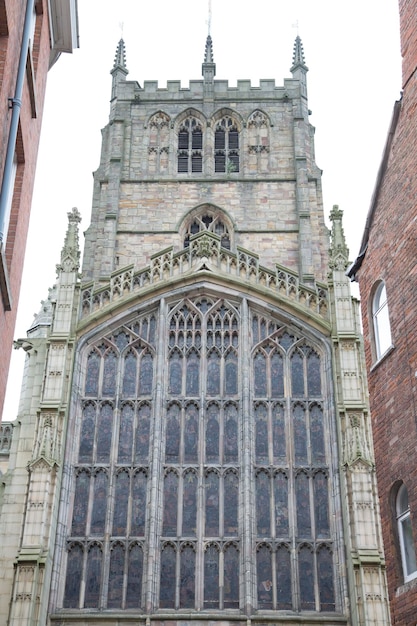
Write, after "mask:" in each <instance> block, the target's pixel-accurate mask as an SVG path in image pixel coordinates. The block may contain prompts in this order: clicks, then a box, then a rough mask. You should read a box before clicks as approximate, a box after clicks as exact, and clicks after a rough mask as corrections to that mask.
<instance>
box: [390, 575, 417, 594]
mask: <svg viewBox="0 0 417 626" xmlns="http://www.w3.org/2000/svg"><path fill="white" fill-rule="evenodd" d="M416 587H417V572H414V578H412V579H411V580H407V582H405V583H404V584H403V585H401V586H400V587H397V590H396V592H395V597H396V598H398V597H399V596H401V595H402V594H403V593H407V591H411V590H412V589H415V588H416Z"/></svg>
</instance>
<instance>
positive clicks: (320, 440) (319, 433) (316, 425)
mask: <svg viewBox="0 0 417 626" xmlns="http://www.w3.org/2000/svg"><path fill="white" fill-rule="evenodd" d="M310 424H311V425H310V439H311V457H312V461H313V463H316V464H318V465H321V464H323V463H324V461H325V458H326V455H325V451H324V431H323V411H322V410H321V408H320V407H319V406H317V405H314V406H312V407H311V409H310Z"/></svg>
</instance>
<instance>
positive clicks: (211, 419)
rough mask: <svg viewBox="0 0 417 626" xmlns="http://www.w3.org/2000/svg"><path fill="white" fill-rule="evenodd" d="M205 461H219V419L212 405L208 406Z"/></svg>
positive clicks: (215, 408) (216, 410) (215, 407)
mask: <svg viewBox="0 0 417 626" xmlns="http://www.w3.org/2000/svg"><path fill="white" fill-rule="evenodd" d="M206 462H207V463H218V462H219V421H218V408H217V406H215V405H212V406H210V407H209V408H208V420H207V426H206Z"/></svg>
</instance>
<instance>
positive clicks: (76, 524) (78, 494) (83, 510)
mask: <svg viewBox="0 0 417 626" xmlns="http://www.w3.org/2000/svg"><path fill="white" fill-rule="evenodd" d="M89 492H90V475H89V474H88V473H87V472H82V471H81V472H80V473H79V474H78V475H77V477H76V482H75V499H74V510H73V513H72V531H71V534H72V535H73V536H74V537H81V536H85V534H86V529H85V525H86V521H87V507H88V500H89Z"/></svg>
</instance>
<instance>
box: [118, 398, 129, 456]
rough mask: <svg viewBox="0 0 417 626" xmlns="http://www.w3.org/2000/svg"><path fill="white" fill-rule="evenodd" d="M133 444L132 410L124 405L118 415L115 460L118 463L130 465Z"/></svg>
mask: <svg viewBox="0 0 417 626" xmlns="http://www.w3.org/2000/svg"><path fill="white" fill-rule="evenodd" d="M132 443H133V408H132V407H131V405H130V404H125V405H124V407H123V408H122V412H121V415H120V430H119V451H118V457H117V460H118V462H119V463H131V461H132Z"/></svg>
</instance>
